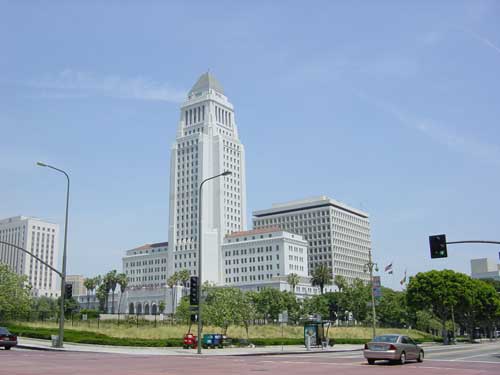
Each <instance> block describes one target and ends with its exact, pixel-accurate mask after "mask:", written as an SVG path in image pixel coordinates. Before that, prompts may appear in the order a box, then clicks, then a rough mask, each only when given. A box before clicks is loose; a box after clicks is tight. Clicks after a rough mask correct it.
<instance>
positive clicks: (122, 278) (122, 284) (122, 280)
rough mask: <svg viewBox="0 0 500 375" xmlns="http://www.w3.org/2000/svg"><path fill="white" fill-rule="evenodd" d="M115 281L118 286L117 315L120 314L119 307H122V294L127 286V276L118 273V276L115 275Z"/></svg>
mask: <svg viewBox="0 0 500 375" xmlns="http://www.w3.org/2000/svg"><path fill="white" fill-rule="evenodd" d="M116 281H117V283H118V285H120V302H118V314H120V306H121V305H122V297H123V293H125V290H126V289H127V286H128V278H127V275H126V274H124V273H119V274H118V275H116Z"/></svg>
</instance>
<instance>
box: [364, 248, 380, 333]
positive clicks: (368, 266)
mask: <svg viewBox="0 0 500 375" xmlns="http://www.w3.org/2000/svg"><path fill="white" fill-rule="evenodd" d="M363 269H364V271H365V272H370V286H371V292H372V324H373V327H372V328H373V337H375V336H376V335H377V334H376V327H375V325H376V320H377V313H376V311H375V293H374V291H373V269H375V271H376V272H378V266H377V263H373V261H372V251H371V250H369V251H368V263H366V264H365V265H364V266H363Z"/></svg>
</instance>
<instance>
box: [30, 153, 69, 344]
mask: <svg viewBox="0 0 500 375" xmlns="http://www.w3.org/2000/svg"><path fill="white" fill-rule="evenodd" d="M36 165H38V166H39V167H46V168H50V169H53V170H55V171H57V172H60V173H62V174H64V175H65V176H66V179H67V181H68V185H67V188H66V220H65V223H64V250H63V258H62V271H61V310H60V316H59V337H58V341H57V347H58V348H62V347H63V341H64V297H65V295H64V287H65V284H66V248H67V241H68V207H69V184H70V182H69V175H68V174H67V173H66V172H65V171H63V170H62V169H59V168H56V167H53V166H52V165H49V164H45V163H42V162H40V161H39V162H37V163H36Z"/></svg>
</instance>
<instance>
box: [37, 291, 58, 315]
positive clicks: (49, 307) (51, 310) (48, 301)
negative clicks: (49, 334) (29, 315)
mask: <svg viewBox="0 0 500 375" xmlns="http://www.w3.org/2000/svg"><path fill="white" fill-rule="evenodd" d="M32 306H33V310H34V311H36V312H37V315H38V317H39V318H40V319H42V320H45V319H48V318H55V317H56V316H57V313H58V311H59V310H58V308H59V306H58V305H57V299H55V298H50V297H46V296H41V297H38V298H33V300H32Z"/></svg>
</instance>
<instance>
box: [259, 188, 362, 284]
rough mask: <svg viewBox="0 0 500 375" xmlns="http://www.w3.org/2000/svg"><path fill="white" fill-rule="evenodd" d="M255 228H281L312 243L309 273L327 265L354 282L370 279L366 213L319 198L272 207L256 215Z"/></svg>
mask: <svg viewBox="0 0 500 375" xmlns="http://www.w3.org/2000/svg"><path fill="white" fill-rule="evenodd" d="M253 225H254V228H255V229H260V228H268V227H276V226H277V227H279V228H281V229H283V230H286V231H289V232H292V233H296V234H300V235H301V236H303V237H304V239H305V240H307V241H308V243H309V249H308V257H309V273H310V274H311V273H312V272H313V271H314V269H315V268H316V267H317V266H318V265H320V264H324V265H326V266H327V267H328V268H330V269H331V270H332V274H333V276H336V275H341V276H344V277H345V278H346V279H347V281H349V282H352V281H353V280H354V279H356V278H359V279H361V280H364V281H368V280H369V274H368V273H366V272H364V268H365V267H364V266H365V264H366V263H368V252H369V251H370V250H371V238H370V218H369V216H368V214H367V213H366V212H363V211H361V210H358V209H356V208H353V207H350V206H348V205H346V204H344V203H341V202H338V201H336V200H333V199H330V198H328V197H326V196H320V197H316V198H311V199H304V200H298V201H292V202H287V203H283V204H273V205H272V208H269V209H266V210H260V211H254V212H253Z"/></svg>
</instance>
